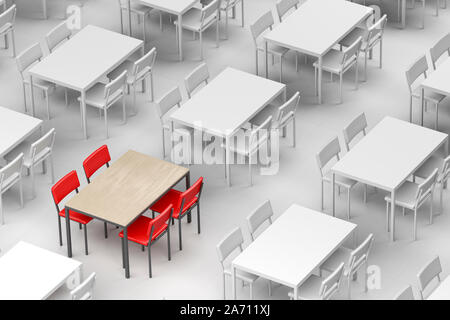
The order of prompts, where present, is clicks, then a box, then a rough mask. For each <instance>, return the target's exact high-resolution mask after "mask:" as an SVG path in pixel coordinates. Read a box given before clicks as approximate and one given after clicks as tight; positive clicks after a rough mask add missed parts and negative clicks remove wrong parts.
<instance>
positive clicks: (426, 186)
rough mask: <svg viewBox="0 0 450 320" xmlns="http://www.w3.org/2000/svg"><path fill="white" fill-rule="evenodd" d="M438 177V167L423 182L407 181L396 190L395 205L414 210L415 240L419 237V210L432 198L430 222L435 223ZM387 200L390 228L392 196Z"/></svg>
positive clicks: (387, 221)
mask: <svg viewBox="0 0 450 320" xmlns="http://www.w3.org/2000/svg"><path fill="white" fill-rule="evenodd" d="M437 177H438V169H434V171H433V172H432V173H431V174H430V176H429V177H428V178H427V179H425V181H424V182H422V183H421V184H417V183H414V182H410V181H405V182H404V183H403V184H402V185H401V187H400V188H398V189H397V190H396V192H395V205H396V206H399V207H402V208H403V213H405V209H408V210H412V211H413V212H414V230H413V234H414V240H416V239H417V211H418V210H419V208H420V207H421V206H422V205H423V204H424V203H425V202H426V201H427V200H430V224H432V223H433V193H434V187H435V185H436V181H437ZM384 200H386V225H387V228H388V230H389V216H390V210H389V205H390V204H391V196H390V195H387V196H386V197H385V198H384Z"/></svg>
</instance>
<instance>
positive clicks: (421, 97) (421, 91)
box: [420, 88, 425, 127]
mask: <svg viewBox="0 0 450 320" xmlns="http://www.w3.org/2000/svg"><path fill="white" fill-rule="evenodd" d="M424 107H425V89H423V88H420V125H421V126H422V127H423V113H424Z"/></svg>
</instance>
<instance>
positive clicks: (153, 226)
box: [147, 204, 173, 244]
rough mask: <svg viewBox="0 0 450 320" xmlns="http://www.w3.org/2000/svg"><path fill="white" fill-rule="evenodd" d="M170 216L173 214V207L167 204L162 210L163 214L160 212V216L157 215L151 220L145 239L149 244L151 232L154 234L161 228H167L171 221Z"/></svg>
mask: <svg viewBox="0 0 450 320" xmlns="http://www.w3.org/2000/svg"><path fill="white" fill-rule="evenodd" d="M172 214H173V205H172V204H169V205H168V206H167V208H166V209H164V211H163V212H161V214H159V215H158V216H157V217H156V218H154V219H152V221H151V223H149V225H148V229H147V237H148V239H149V242H148V243H149V244H150V243H151V242H152V237H153V232H155V230H161V229H162V228H163V227H164V228H167V227H168V226H169V222H170V220H171V219H172ZM164 224H165V226H164Z"/></svg>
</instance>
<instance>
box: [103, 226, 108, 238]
mask: <svg viewBox="0 0 450 320" xmlns="http://www.w3.org/2000/svg"><path fill="white" fill-rule="evenodd" d="M104 228H105V239H108V226H107V224H106V222H105V224H104Z"/></svg>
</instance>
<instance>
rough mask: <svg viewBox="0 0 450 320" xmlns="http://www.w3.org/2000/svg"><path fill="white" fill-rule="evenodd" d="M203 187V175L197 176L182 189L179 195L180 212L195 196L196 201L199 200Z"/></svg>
mask: <svg viewBox="0 0 450 320" xmlns="http://www.w3.org/2000/svg"><path fill="white" fill-rule="evenodd" d="M202 189H203V177H200V178H198V180H197V181H195V183H194V184H193V185H192V186H190V187H189V189H187V190H186V191H184V192H183V193H182V194H181V196H180V200H179V201H180V206H179V208H180V214H181V213H182V212H183V206H184V205H185V204H188V203H192V204H193V203H194V202H193V200H194V199H195V197H197V200H196V201H199V200H200V196H201V193H202Z"/></svg>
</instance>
